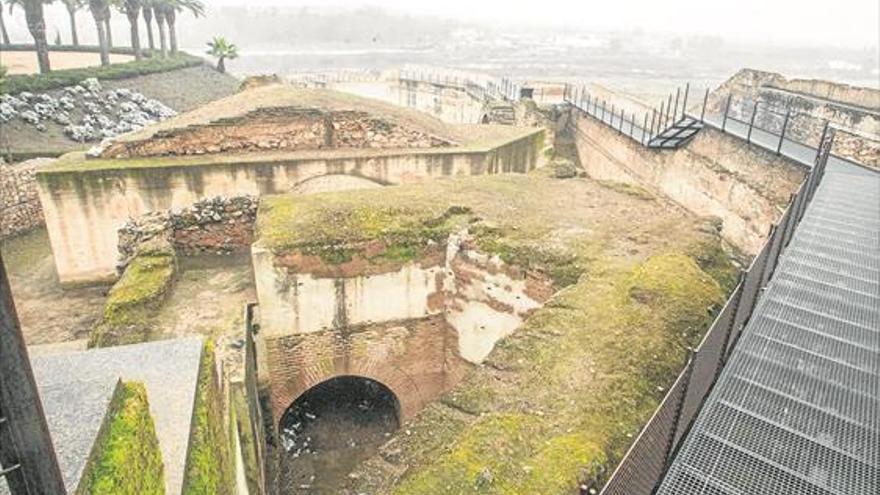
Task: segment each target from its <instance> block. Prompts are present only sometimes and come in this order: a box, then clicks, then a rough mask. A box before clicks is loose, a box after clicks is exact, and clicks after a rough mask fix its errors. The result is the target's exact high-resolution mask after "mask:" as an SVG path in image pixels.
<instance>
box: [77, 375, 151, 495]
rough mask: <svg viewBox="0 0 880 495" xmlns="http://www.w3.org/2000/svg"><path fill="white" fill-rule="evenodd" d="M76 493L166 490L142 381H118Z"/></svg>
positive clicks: (146, 494)
mask: <svg viewBox="0 0 880 495" xmlns="http://www.w3.org/2000/svg"><path fill="white" fill-rule="evenodd" d="M76 493H77V494H78V495H159V494H164V493H165V481H164V475H163V467H162V454H161V452H160V451H159V441H158V439H157V438H156V429H155V426H154V425H153V418H152V417H151V416H150V406H149V403H148V402H147V392H146V388H145V387H144V385H143V384H142V383H138V382H126V383H119V384H118V385H117V387H116V392H115V393H114V395H113V399H112V400H111V402H110V408H109V411H108V412H107V417H106V419H105V421H104V424H103V425H102V427H101V431H100V433H99V434H98V438H97V439H96V440H95V446H94V447H93V448H92V453H91V455H90V456H89V461H88V463H87V465H86V468H85V471H84V472H83V477H82V479H81V481H80V484H79V487H78V488H77V491H76Z"/></svg>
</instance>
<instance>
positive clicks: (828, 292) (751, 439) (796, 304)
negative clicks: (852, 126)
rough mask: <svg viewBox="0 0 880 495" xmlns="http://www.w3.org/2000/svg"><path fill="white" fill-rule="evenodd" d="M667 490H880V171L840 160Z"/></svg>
mask: <svg viewBox="0 0 880 495" xmlns="http://www.w3.org/2000/svg"><path fill="white" fill-rule="evenodd" d="M657 493H658V494H660V495H690V494H704V495H753V494H754V495H765V494H766V495H788V494H791V495H877V494H878V493H880V173H876V172H872V171H869V170H866V169H863V168H861V167H857V166H854V165H850V164H847V163H846V162H844V161H842V160H829V163H828V166H827V169H826V173H825V176H824V178H823V179H822V183H821V184H820V185H819V188H818V189H817V191H816V194H815V197H814V198H813V201H812V202H811V204H810V205H809V206H808V208H807V211H806V215H805V216H804V218H803V221H802V222H801V224H800V225H799V226H798V227H797V229H796V230H795V234H794V237H793V238H792V241H791V244H789V246H788V248H787V249H786V251H785V252H784V253H783V255H782V258H781V260H780V265H779V266H778V268H777V269H776V272H775V275H774V276H773V279H772V280H771V281H770V283H769V285H768V286H767V288H766V290H765V292H764V294H763V296H762V297H761V300H760V301H759V303H758V306H757V307H756V308H755V312H754V314H753V316H752V318H751V320H750V321H749V323H748V324H747V326H746V328H745V329H744V330H743V333H742V336H741V338H740V340H739V343H738V344H737V346H736V347H735V348H734V351H733V353H732V354H731V356H730V360H729V361H728V363H727V365H726V366H725V367H724V368H723V371H722V372H721V375H720V376H719V378H718V381H717V383H716V385H715V387H714V388H713V390H712V392H711V393H710V395H709V396H708V398H707V400H706V402H705V405H704V406H703V410H702V411H701V412H700V414H699V416H698V417H697V419H696V421H695V423H694V426H693V428H692V429H691V430H690V432H689V434H688V436H687V438H686V439H685V440H684V442H683V444H682V446H681V449H680V450H679V451H678V453H677V455H676V457H675V459H674V460H673V462H672V464H671V466H670V468H669V471H668V472H667V474H666V477H665V479H664V480H663V482H662V484H661V485H660V488H659V490H658V491H657Z"/></svg>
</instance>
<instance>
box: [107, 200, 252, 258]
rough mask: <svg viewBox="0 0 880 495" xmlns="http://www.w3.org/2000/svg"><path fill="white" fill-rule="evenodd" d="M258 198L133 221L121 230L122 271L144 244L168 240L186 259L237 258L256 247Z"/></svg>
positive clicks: (154, 214)
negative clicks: (216, 256)
mask: <svg viewBox="0 0 880 495" xmlns="http://www.w3.org/2000/svg"><path fill="white" fill-rule="evenodd" d="M258 204H259V200H258V198H256V197H254V196H238V197H232V198H224V197H220V196H217V197H214V198H206V199H203V200H201V201H199V202H197V203H195V204H193V205H192V206H190V207H187V208H184V209H182V210H179V211H173V210H172V211H168V210H166V211H156V212H150V213H147V214H146V215H143V216H141V217H139V218H136V219H130V220H129V221H128V222H126V224H125V225H123V226H122V228H120V229H119V254H120V263H119V264H118V266H117V268H118V269H120V270H122V269H124V268H125V266H126V265H127V264H128V262H129V261H131V258H132V257H133V255H134V253H135V250H136V249H137V247H138V246H139V245H141V244H142V243H144V242H146V241H149V240H151V239H155V238H165V239H167V240H168V241H170V242H171V244H172V245H173V246H174V249H175V251H177V253H178V254H180V255H184V256H192V255H197V254H233V253H237V252H241V251H244V250H246V249H247V248H249V247H250V245H251V243H253V231H254V223H255V221H256V218H257V206H258Z"/></svg>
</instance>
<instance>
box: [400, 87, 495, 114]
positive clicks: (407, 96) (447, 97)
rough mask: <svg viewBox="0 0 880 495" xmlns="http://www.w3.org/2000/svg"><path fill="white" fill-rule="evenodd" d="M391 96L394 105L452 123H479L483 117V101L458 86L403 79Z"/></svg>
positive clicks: (484, 112)
mask: <svg viewBox="0 0 880 495" xmlns="http://www.w3.org/2000/svg"><path fill="white" fill-rule="evenodd" d="M391 93H392V98H395V99H396V103H397V104H398V105H400V106H403V107H408V108H414V109H416V110H420V111H422V112H425V113H427V114H430V115H433V116H434V117H437V118H438V119H440V120H442V121H444V122H449V123H453V124H479V123H481V122H482V118H483V116H484V115H485V114H486V109H485V103H484V101H483V100H482V99H480V98H477V97H476V96H474V95H472V94H470V93H468V92H467V91H465V90H464V88H460V87H453V86H447V85H443V84H432V83H428V82H420V81H407V80H403V81H399V83H398V84H397V85H396V86H392V88H391Z"/></svg>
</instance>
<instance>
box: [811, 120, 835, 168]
mask: <svg viewBox="0 0 880 495" xmlns="http://www.w3.org/2000/svg"><path fill="white" fill-rule="evenodd" d="M830 123H831V121H829V120H828V119H825V125H824V126H823V127H822V136H821V137H820V138H819V144H818V145H816V158H815V159H813V166H815V164H816V163H818V162H817V160H818V159H819V155H821V154H822V143H824V142H825V136H826V135H828V124H830Z"/></svg>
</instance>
